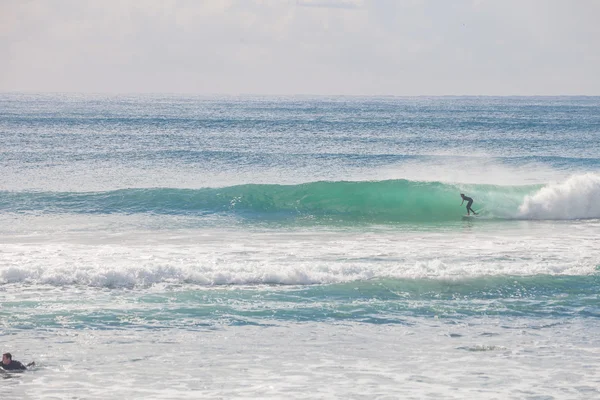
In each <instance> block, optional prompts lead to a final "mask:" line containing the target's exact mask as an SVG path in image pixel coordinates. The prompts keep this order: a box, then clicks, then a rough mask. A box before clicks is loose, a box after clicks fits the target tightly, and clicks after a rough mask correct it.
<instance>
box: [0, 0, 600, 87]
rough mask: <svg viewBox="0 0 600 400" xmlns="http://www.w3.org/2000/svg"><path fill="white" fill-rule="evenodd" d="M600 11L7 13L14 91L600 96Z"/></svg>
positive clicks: (551, 3)
mask: <svg viewBox="0 0 600 400" xmlns="http://www.w3.org/2000/svg"><path fill="white" fill-rule="evenodd" d="M599 16H600V0H576V1H569V0H493V1H492V0H489V1H487V0H452V1H450V0H438V1H433V0H432V1H428V0H371V1H369V0H206V1H201V0H198V1H196V0H86V1H82V0H53V1H49V0H0V92H11V91H25V92H83V93H190V94H191V93H193V94H208V95H210V94H226V95H240V94H242V95H243V94H266V95H269V94H272V95H294V94H308V95H393V96H421V95H424V96H427V95H600V73H599V71H600V23H598V18H599Z"/></svg>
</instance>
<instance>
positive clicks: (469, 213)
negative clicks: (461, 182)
mask: <svg viewBox="0 0 600 400" xmlns="http://www.w3.org/2000/svg"><path fill="white" fill-rule="evenodd" d="M460 197H462V199H463V201H462V203H460V205H461V206H462V205H463V203H464V202H465V200H466V201H467V215H471V213H473V214H475V215H477V213H476V212H475V211H473V209H472V208H471V204H473V199H472V198H470V197H468V196H465V195H464V194H463V193H461V194H460Z"/></svg>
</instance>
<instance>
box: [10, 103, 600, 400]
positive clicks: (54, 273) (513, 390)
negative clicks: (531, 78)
mask: <svg viewBox="0 0 600 400" xmlns="http://www.w3.org/2000/svg"><path fill="white" fill-rule="evenodd" d="M461 193H465V194H466V195H467V196H470V197H472V198H473V199H474V204H473V208H474V209H475V211H478V213H479V215H478V216H476V217H469V218H466V217H465V214H466V213H467V211H466V208H465V206H466V203H464V204H462V206H461V201H462V199H461V197H460V194H461ZM599 236H600V97H407V98H404V97H325V96H322V97H310V96H280V97H276V96H270V97H269V96H222V97H218V96H182V95H83V94H82V95H77V94H25V93H3V94H0V343H1V347H2V349H1V350H2V352H11V353H12V354H13V357H14V359H17V360H20V361H22V362H24V363H25V362H30V361H33V360H35V362H36V364H37V365H36V366H35V367H33V368H31V369H30V370H28V371H26V372H24V373H21V374H17V373H3V374H2V375H0V378H2V379H0V382H1V387H2V396H3V397H10V398H23V399H59V398H60V399H67V398H68V399H115V398H124V399H183V398H185V399H189V398H203V399H204V398H211V399H229V398H261V399H329V398H339V399H466V398H470V399H537V400H542V399H594V398H597V399H600V297H599V292H600V240H599Z"/></svg>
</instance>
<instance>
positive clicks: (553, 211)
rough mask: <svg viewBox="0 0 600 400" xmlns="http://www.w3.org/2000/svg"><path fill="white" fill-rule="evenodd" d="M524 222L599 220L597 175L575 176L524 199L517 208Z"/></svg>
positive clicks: (599, 180) (599, 181)
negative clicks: (524, 219)
mask: <svg viewBox="0 0 600 400" xmlns="http://www.w3.org/2000/svg"><path fill="white" fill-rule="evenodd" d="M519 211H520V217H522V218H527V219H567V220H569V219H582V218H600V175H598V174H593V173H587V174H582V175H574V176H571V177H570V178H568V179H567V180H566V181H564V182H561V183H551V184H548V185H546V186H544V187H543V188H542V189H540V190H539V191H538V192H537V193H535V194H533V195H530V196H526V197H525V199H524V201H523V204H522V205H521V206H520V207H519Z"/></svg>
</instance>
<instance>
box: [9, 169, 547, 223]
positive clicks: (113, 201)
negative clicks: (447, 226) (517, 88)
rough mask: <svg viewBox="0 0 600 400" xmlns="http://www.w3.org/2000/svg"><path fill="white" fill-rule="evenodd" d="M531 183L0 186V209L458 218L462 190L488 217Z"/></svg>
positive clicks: (510, 209) (323, 218) (513, 211)
mask: <svg viewBox="0 0 600 400" xmlns="http://www.w3.org/2000/svg"><path fill="white" fill-rule="evenodd" d="M539 188H540V186H539V185H534V186H497V185H453V184H446V183H441V182H414V181H408V180H387V181H375V182H311V183H305V184H299V185H275V184H248V185H238V186H230V187H224V188H204V189H166V188H160V189H123V190H115V191H108V192H93V193H90V192H86V193H76V192H6V191H5V192H0V210H1V211H2V212H15V213H27V212H50V213H82V214H86V213H91V214H114V213H153V214H185V215H190V214H192V215H194V214H195V215H200V216H201V215H206V214H210V215H214V214H223V215H235V216H238V217H240V218H242V219H247V220H266V221H269V220H291V221H293V220H303V221H306V220H314V221H316V222H327V221H342V222H343V221H347V222H354V221H356V222H367V223H397V222H438V221H440V222H443V221H456V220H458V219H460V217H461V216H462V215H464V214H465V213H466V209H465V206H466V203H464V204H463V205H462V207H461V202H462V199H461V197H460V193H462V192H465V193H467V195H469V196H471V197H473V198H474V200H475V202H474V204H473V208H474V209H475V210H480V211H481V216H482V217H485V218H487V219H499V218H500V219H503V218H514V217H516V215H517V212H518V207H519V205H520V204H521V203H522V201H523V199H524V198H525V196H526V195H528V194H531V193H533V192H535V191H536V190H537V189H539Z"/></svg>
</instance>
